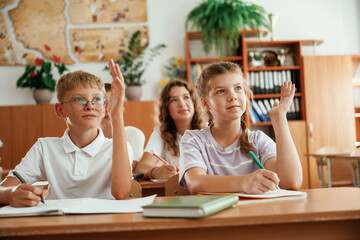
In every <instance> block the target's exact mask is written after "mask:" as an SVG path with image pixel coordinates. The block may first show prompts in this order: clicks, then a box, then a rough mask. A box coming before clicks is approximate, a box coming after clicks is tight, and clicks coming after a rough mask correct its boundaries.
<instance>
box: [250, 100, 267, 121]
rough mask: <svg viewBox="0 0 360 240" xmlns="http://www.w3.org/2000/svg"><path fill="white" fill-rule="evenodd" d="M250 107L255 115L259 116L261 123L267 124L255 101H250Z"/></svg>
mask: <svg viewBox="0 0 360 240" xmlns="http://www.w3.org/2000/svg"><path fill="white" fill-rule="evenodd" d="M251 104H252V107H253V108H254V110H255V112H256V113H257V115H258V116H259V119H260V121H261V122H267V118H266V116H265V115H264V114H263V113H262V111H261V110H260V107H259V105H258V104H257V102H256V101H255V100H252V101H251Z"/></svg>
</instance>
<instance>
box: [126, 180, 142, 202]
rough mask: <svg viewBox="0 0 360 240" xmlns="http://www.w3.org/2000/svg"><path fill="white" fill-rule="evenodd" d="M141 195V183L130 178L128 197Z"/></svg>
mask: <svg viewBox="0 0 360 240" xmlns="http://www.w3.org/2000/svg"><path fill="white" fill-rule="evenodd" d="M141 197H142V189H141V185H140V183H138V182H137V181H135V180H134V179H132V180H131V190H130V194H129V198H141Z"/></svg>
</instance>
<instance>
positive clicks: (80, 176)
mask: <svg viewBox="0 0 360 240" xmlns="http://www.w3.org/2000/svg"><path fill="white" fill-rule="evenodd" d="M109 66H110V70H111V73H112V76H113V82H112V88H111V96H110V98H109V99H108V100H106V99H105V98H104V84H103V82H102V81H101V79H100V78H98V77H96V76H94V75H92V74H90V73H86V72H83V71H75V72H71V73H67V74H65V75H63V76H61V77H60V78H59V80H58V81H57V83H56V88H55V90H56V95H57V99H58V102H59V103H56V104H55V112H56V115H57V116H58V117H59V118H63V119H64V120H65V122H66V124H67V126H68V129H67V130H66V131H65V133H64V136H63V137H61V138H54V137H52V138H39V139H38V141H37V142H36V143H35V145H34V146H33V147H32V148H31V149H30V150H29V152H28V153H27V154H26V156H25V157H24V158H23V159H22V161H21V163H20V164H19V165H17V166H16V168H15V170H16V172H17V173H18V174H17V175H20V176H21V179H18V178H17V177H15V175H14V174H13V172H12V171H11V172H10V173H9V175H8V177H7V178H6V179H5V180H4V181H3V182H2V183H1V184H0V204H10V205H12V206H15V207H24V206H36V205H38V204H39V202H40V201H41V200H42V199H45V198H46V196H47V195H48V198H49V199H64V198H80V197H93V198H103V199H114V198H115V199H123V198H126V197H127V196H128V195H129V192H130V188H131V168H130V166H131V161H130V160H131V159H132V158H133V157H132V150H131V147H130V145H129V144H127V142H126V138H125V129H124V117H123V110H124V91H125V85H124V79H123V77H122V75H121V72H120V69H119V67H118V65H116V64H114V62H113V61H112V60H110V61H109ZM106 107H107V109H108V112H109V114H110V115H111V121H112V125H113V126H114V127H113V130H112V131H113V138H112V139H108V138H105V137H104V134H103V132H102V130H101V128H100V127H99V125H100V122H101V120H102V118H103V117H104V115H105V108H106ZM19 180H21V182H26V183H20V181H19ZM39 180H47V181H48V182H49V184H50V189H49V191H47V190H44V189H40V188H36V187H34V186H32V185H30V184H31V183H33V182H36V181H39Z"/></svg>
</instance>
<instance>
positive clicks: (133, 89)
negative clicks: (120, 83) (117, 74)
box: [125, 86, 142, 101]
mask: <svg viewBox="0 0 360 240" xmlns="http://www.w3.org/2000/svg"><path fill="white" fill-rule="evenodd" d="M141 94H142V88H141V86H127V87H126V89H125V96H126V98H127V100H129V101H139V100H140V98H141Z"/></svg>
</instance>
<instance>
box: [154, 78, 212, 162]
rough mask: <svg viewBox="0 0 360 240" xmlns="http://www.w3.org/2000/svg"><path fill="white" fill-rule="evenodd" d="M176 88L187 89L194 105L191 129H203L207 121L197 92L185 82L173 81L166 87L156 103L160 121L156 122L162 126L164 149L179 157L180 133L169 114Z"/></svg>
mask: <svg viewBox="0 0 360 240" xmlns="http://www.w3.org/2000/svg"><path fill="white" fill-rule="evenodd" d="M176 86H177V87H184V88H186V90H187V91H188V92H189V94H190V98H191V100H192V101H193V103H194V116H193V118H192V121H191V129H202V128H203V127H204V126H205V119H204V114H203V112H202V108H201V104H200V101H199V98H198V97H197V94H196V92H195V91H194V89H192V88H190V87H189V85H188V84H187V83H186V82H185V81H183V80H172V81H170V82H168V83H167V84H166V85H165V86H164V88H163V89H162V91H161V93H160V95H159V99H158V100H157V103H156V108H155V112H156V113H157V114H156V115H157V116H158V119H155V120H156V121H157V123H158V124H160V135H161V138H162V139H163V140H164V148H165V149H166V150H168V151H170V152H171V153H172V155H174V156H179V146H178V144H177V141H176V136H177V135H176V134H177V132H178V131H177V129H176V126H175V122H174V120H173V119H172V118H171V116H170V113H169V103H170V90H171V89H172V88H173V87H176Z"/></svg>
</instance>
